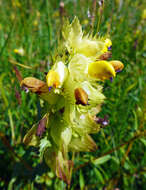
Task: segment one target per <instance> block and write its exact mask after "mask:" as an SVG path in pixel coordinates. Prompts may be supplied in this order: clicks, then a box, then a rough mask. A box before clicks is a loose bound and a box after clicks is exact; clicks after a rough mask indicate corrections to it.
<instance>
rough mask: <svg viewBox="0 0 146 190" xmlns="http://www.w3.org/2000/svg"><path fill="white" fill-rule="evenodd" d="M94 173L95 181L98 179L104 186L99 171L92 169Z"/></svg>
mask: <svg viewBox="0 0 146 190" xmlns="http://www.w3.org/2000/svg"><path fill="white" fill-rule="evenodd" d="M94 172H95V175H96V177H97V179H98V180H99V181H100V182H101V183H102V184H104V179H103V176H102V174H101V173H100V171H99V170H98V169H97V168H94Z"/></svg>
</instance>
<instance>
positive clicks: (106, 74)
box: [88, 61, 116, 80]
mask: <svg viewBox="0 0 146 190" xmlns="http://www.w3.org/2000/svg"><path fill="white" fill-rule="evenodd" d="M88 74H89V76H91V77H92V78H95V79H100V80H105V79H109V78H111V77H115V76H116V72H115V70H114V68H113V66H112V65H111V64H110V63H109V62H108V61H96V62H93V63H90V64H89V66H88Z"/></svg>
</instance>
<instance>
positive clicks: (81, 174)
mask: <svg viewBox="0 0 146 190" xmlns="http://www.w3.org/2000/svg"><path fill="white" fill-rule="evenodd" d="M79 183H80V189H81V190H83V189H84V187H85V180H84V176H83V173H82V170H80V176H79Z"/></svg>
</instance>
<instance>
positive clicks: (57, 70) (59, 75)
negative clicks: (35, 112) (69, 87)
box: [46, 61, 68, 88]
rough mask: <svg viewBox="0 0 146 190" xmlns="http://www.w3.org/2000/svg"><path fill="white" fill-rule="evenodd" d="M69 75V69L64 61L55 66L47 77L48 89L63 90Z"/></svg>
mask: <svg viewBox="0 0 146 190" xmlns="http://www.w3.org/2000/svg"><path fill="white" fill-rule="evenodd" d="M67 75H68V69H67V67H66V66H65V65H64V63H63V62H62V61H59V62H57V63H55V64H54V66H53V68H52V69H51V70H50V71H49V72H48V74H47V76H46V80H47V85H48V87H54V88H61V86H62V85H63V83H64V81H65V80H66V78H67Z"/></svg>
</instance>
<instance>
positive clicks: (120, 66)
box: [109, 60, 124, 72]
mask: <svg viewBox="0 0 146 190" xmlns="http://www.w3.org/2000/svg"><path fill="white" fill-rule="evenodd" d="M109 63H110V64H111V65H112V66H113V67H114V69H115V71H116V72H118V71H122V70H123V68H124V65H123V63H122V62H121V61H116V60H113V61H110V62H109Z"/></svg>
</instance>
